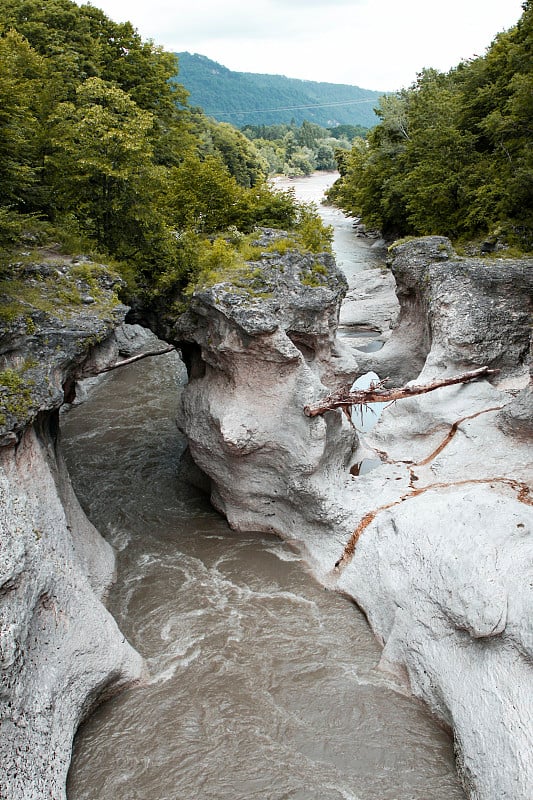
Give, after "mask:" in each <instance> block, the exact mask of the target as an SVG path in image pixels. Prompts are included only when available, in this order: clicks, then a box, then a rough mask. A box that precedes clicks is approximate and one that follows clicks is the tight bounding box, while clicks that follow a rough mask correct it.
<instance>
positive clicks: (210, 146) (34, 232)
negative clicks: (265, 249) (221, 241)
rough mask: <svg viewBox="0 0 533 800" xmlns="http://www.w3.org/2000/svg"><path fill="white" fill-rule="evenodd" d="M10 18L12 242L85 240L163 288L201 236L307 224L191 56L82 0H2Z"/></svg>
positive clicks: (7, 140) (1, 214)
mask: <svg viewBox="0 0 533 800" xmlns="http://www.w3.org/2000/svg"><path fill="white" fill-rule="evenodd" d="M0 20H1V23H0V248H1V247H3V248H8V247H9V246H11V245H13V244H14V243H15V242H16V240H17V238H18V237H20V235H21V233H22V232H24V234H25V236H26V240H28V241H29V240H32V241H35V242H37V241H41V240H43V237H44V238H46V237H48V238H50V237H52V239H53V240H55V241H59V242H61V241H63V242H64V243H65V244H67V243H70V244H71V245H72V243H73V242H74V241H77V242H78V246H83V247H84V248H86V249H89V250H91V249H92V250H94V251H98V252H100V253H101V254H103V255H107V256H110V257H112V258H114V259H115V260H116V261H118V262H120V263H122V264H124V265H127V269H125V273H126V272H127V274H128V275H129V276H130V277H132V278H134V280H135V282H136V286H137V289H141V290H142V289H143V288H144V289H145V290H149V289H150V286H152V287H153V286H154V285H156V284H157V285H160V284H161V280H160V275H161V274H163V273H164V274H166V275H167V276H168V275H172V276H173V278H172V279H173V280H174V282H176V283H177V284H180V283H181V284H184V283H186V282H187V280H188V279H189V277H190V274H191V271H193V270H194V268H195V259H194V257H192V255H191V254H192V251H193V249H194V248H191V242H192V241H193V240H194V237H213V236H214V235H216V234H217V233H221V232H223V231H224V230H226V229H227V228H228V227H232V229H233V228H236V229H239V230H240V231H242V232H247V231H251V230H252V229H253V228H254V227H255V226H257V225H260V224H271V223H272V220H275V221H276V222H277V224H279V225H280V226H287V227H288V226H290V225H293V224H295V223H296V221H297V218H298V215H297V213H296V209H295V204H294V201H293V200H292V199H291V198H290V197H288V196H287V197H280V196H279V195H275V194H273V193H272V192H270V190H269V189H268V187H267V185H266V183H265V177H266V174H267V173H268V166H267V164H266V162H265V160H264V158H263V157H262V156H261V155H260V153H259V152H258V150H257V148H256V147H255V145H254V144H253V143H252V142H251V141H250V140H249V139H248V138H246V137H245V136H244V135H243V134H242V133H241V132H240V131H238V130H237V129H235V128H233V127H232V126H231V125H229V124H227V123H218V122H216V121H215V120H212V119H208V118H207V117H206V116H205V115H204V114H203V112H202V111H201V110H200V109H197V108H191V107H189V106H188V103H187V96H188V93H187V92H186V90H185V89H184V88H183V86H182V85H180V84H179V83H178V82H177V81H176V74H177V72H178V63H177V58H176V57H175V56H174V55H173V54H171V53H167V52H165V51H164V50H163V49H162V48H160V47H158V46H157V45H155V44H154V43H152V42H145V41H143V40H142V39H141V37H140V36H139V34H138V33H137V31H136V30H135V29H134V28H133V26H132V25H131V24H130V23H129V22H124V23H116V22H113V21H112V20H110V19H109V18H108V17H106V15H105V14H104V13H103V12H102V11H101V10H99V9H98V8H95V7H93V6H92V5H77V4H76V3H75V2H73V1H72V0H47V2H46V3H44V2H42V1H41V0H0ZM28 232H31V235H30V238H29V239H28ZM191 237H192V238H191ZM209 246H210V244H209V239H208V238H207V239H206V244H205V247H209ZM205 247H204V249H205ZM167 283H168V281H167Z"/></svg>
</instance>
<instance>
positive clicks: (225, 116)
mask: <svg viewBox="0 0 533 800" xmlns="http://www.w3.org/2000/svg"><path fill="white" fill-rule="evenodd" d="M177 56H178V61H179V81H180V83H181V84H182V85H183V86H185V88H186V89H187V90H188V91H189V92H190V95H191V96H190V98H189V102H190V104H191V105H192V106H200V107H201V108H203V109H204V111H205V113H206V114H207V115H208V116H210V117H214V118H215V119H217V120H219V121H223V122H231V124H232V125H235V126H236V127H238V128H240V127H243V126H244V125H274V124H277V123H290V122H291V121H292V120H294V122H295V123H296V124H297V125H301V123H302V122H303V121H304V120H309V121H310V122H315V123H317V124H318V125H321V126H323V127H332V126H334V125H363V126H365V127H367V128H369V127H372V126H373V125H376V124H377V122H378V118H377V117H376V115H375V114H374V111H373V109H374V106H376V105H377V101H378V98H379V97H380V95H381V94H383V93H382V92H375V91H371V90H370V89H361V88H359V87H358V86H347V85H344V84H339V83H318V82H316V81H302V80H298V79H296V78H286V77H284V76H283V75H260V74H255V73H252V72H232V71H231V70H229V69H227V68H226V67H223V66H222V65H221V64H217V63H216V61H211V60H210V59H209V58H206V56H202V55H198V54H196V53H195V54H194V55H191V53H177Z"/></svg>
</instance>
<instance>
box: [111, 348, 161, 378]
mask: <svg viewBox="0 0 533 800" xmlns="http://www.w3.org/2000/svg"><path fill="white" fill-rule="evenodd" d="M175 349H176V348H175V347H174V345H172V344H169V346H168V347H165V349H164V350H148V351H147V352H145V353H139V354H138V355H136V356H131V357H130V358H125V359H124V361H117V362H116V363H115V364H111V365H110V366H109V367H104V368H103V369H100V370H98V372H97V373H96V375H101V374H102V372H111V370H112V369H118V368H119V367H126V366H127V365H128V364H133V363H134V362H135V361H140V360H141V358H151V357H152V356H162V355H164V354H165V353H172V351H173V350H175Z"/></svg>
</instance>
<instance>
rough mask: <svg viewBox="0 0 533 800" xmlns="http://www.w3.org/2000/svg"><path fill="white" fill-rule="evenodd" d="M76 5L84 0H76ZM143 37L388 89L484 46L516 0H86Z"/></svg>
mask: <svg viewBox="0 0 533 800" xmlns="http://www.w3.org/2000/svg"><path fill="white" fill-rule="evenodd" d="M80 4H81V3H80ZM91 5H94V6H97V7H99V8H102V9H103V10H104V11H105V13H106V14H107V15H108V16H110V17H111V18H112V19H114V20H117V21H124V20H130V21H131V22H132V23H133V25H134V26H135V27H136V28H137V30H138V31H139V33H140V34H141V36H142V37H143V39H153V40H154V42H156V44H160V45H162V46H163V47H164V48H165V49H168V50H172V51H175V52H180V51H184V50H188V51H189V52H191V53H201V54H202V55H205V56H207V57H208V58H211V59H213V60H214V61H218V62H219V63H220V64H223V65H224V66H226V67H229V69H232V70H237V71H239V72H266V73H270V74H278V75H287V76H288V77H289V78H303V79H307V80H314V81H328V82H333V83H349V84H352V85H356V86H361V87H363V88H365V89H378V90H383V91H390V90H394V89H400V88H402V87H403V86H409V85H410V84H411V83H412V82H413V81H414V80H415V78H416V73H417V72H419V71H420V70H421V69H422V68H423V67H436V68H437V69H439V70H447V69H449V68H450V67H452V66H454V65H455V64H457V63H458V62H459V61H461V60H462V59H467V58H471V57H472V56H473V55H483V53H484V52H485V50H486V48H487V47H488V46H489V45H490V43H491V41H492V40H493V38H494V37H495V35H496V34H497V33H499V32H500V31H502V30H507V29H508V28H510V27H511V26H512V25H514V24H515V23H516V22H517V21H518V19H519V18H520V15H521V13H522V0H92V2H91Z"/></svg>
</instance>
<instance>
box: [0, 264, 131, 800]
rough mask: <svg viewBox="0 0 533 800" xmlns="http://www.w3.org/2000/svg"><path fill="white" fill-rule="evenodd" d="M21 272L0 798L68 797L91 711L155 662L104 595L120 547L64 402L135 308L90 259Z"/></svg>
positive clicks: (5, 340) (0, 689) (12, 382)
mask: <svg viewBox="0 0 533 800" xmlns="http://www.w3.org/2000/svg"><path fill="white" fill-rule="evenodd" d="M11 278H12V280H11V281H10V282H9V283H8V284H7V289H6V291H3V293H2V294H3V296H2V300H1V301H0V319H1V320H2V332H1V338H0V445H2V446H0V796H2V797H6V798H7V797H9V798H10V800H42V799H43V798H45V797H47V798H49V797H51V798H54V800H59V799H60V798H64V797H65V782H66V776H67V771H68V767H69V763H70V754H71V747H72V739H73V736H74V732H75V730H76V728H77V726H78V725H79V723H80V721H81V720H82V719H83V717H84V716H86V715H87V714H88V712H89V711H90V709H91V708H92V707H93V706H94V705H95V704H96V703H97V702H100V701H101V700H102V699H103V698H104V697H106V696H108V695H110V694H112V693H114V692H116V691H118V690H119V689H120V688H122V687H123V686H126V685H128V684H131V683H132V682H133V681H136V680H138V679H139V676H140V675H141V672H142V668H143V665H142V660H141V658H140V656H139V655H138V654H137V653H136V652H135V651H134V650H133V649H132V648H131V647H130V645H129V644H128V643H127V642H126V641H125V639H124V637H123V635H122V634H121V632H120V631H119V629H118V628H117V625H116V623H115V622H114V620H113V618H112V617H111V615H110V614H109V613H108V612H107V610H106V608H105V606H104V605H103V600H104V599H105V595H106V592H107V590H108V588H109V586H110V584H111V582H112V580H113V577H114V569H115V561H114V554H113V551H112V549H111V547H110V546H109V545H108V544H107V543H106V542H105V541H104V539H102V537H101V536H100V534H99V533H98V532H97V531H96V529H95V528H94V527H93V526H92V525H91V523H90V522H89V521H88V519H87V518H86V516H85V514H84V512H83V511H82V509H81V507H80V505H79V503H78V501H77V499H76V497H75V495H74V492H73V490H72V487H71V484H70V480H69V478H68V475H67V473H66V470H65V468H64V466H63V463H62V459H61V456H60V453H59V451H58V447H57V444H58V427H59V426H58V413H59V412H58V409H59V406H60V405H61V404H62V403H63V401H64V400H65V399H73V389H74V386H75V382H76V380H77V378H78V377H80V376H81V375H83V374H90V373H91V372H92V371H95V370H97V369H98V367H99V366H103V365H104V364H105V363H108V362H109V361H112V360H114V359H115V358H116V355H117V354H118V350H119V345H118V344H117V342H116V340H115V337H114V331H115V329H116V328H117V326H118V325H119V324H120V322H121V320H122V319H123V317H124V314H125V311H126V309H125V308H124V306H121V305H120V303H119V302H118V300H117V296H116V293H115V286H116V278H113V277H112V276H111V275H110V274H109V272H108V271H107V270H106V269H105V268H103V267H100V266H99V265H96V264H92V263H90V262H86V261H84V262H81V263H80V262H78V263H73V262H71V261H69V260H65V259H60V258H56V257H53V258H51V257H48V258H43V260H42V262H40V263H31V264H28V265H18V267H17V268H16V274H15V271H14V274H13V275H12V276H11ZM3 288H4V287H3ZM11 290H12V292H13V296H10V291H11Z"/></svg>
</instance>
